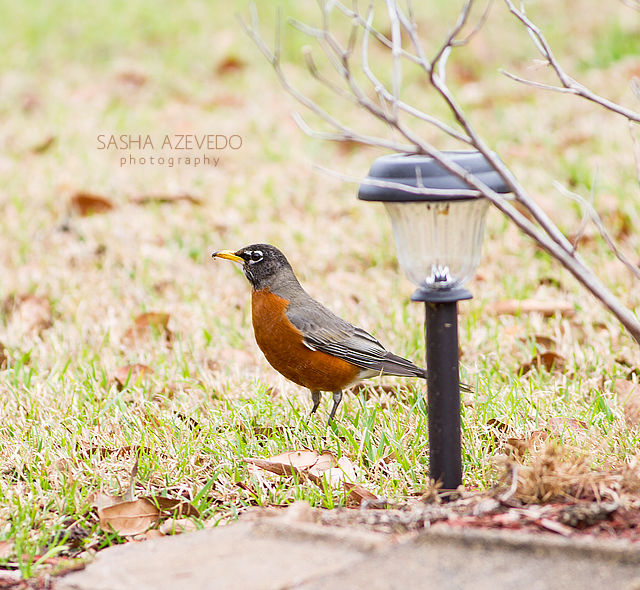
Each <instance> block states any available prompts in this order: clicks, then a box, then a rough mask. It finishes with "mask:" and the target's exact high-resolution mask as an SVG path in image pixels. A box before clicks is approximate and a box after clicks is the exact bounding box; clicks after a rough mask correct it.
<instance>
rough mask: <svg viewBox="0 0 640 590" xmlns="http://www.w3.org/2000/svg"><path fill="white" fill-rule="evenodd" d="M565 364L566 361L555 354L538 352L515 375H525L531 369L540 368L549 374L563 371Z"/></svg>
mask: <svg viewBox="0 0 640 590" xmlns="http://www.w3.org/2000/svg"><path fill="white" fill-rule="evenodd" d="M566 362H567V361H566V359H565V358H564V357H563V356H562V355H561V354H558V353H557V352H552V351H550V350H549V351H547V352H539V353H538V354H536V355H535V356H534V357H533V358H532V359H531V360H530V361H529V362H527V363H523V364H522V365H521V366H520V368H519V369H518V371H517V373H518V374H519V375H525V374H526V373H528V372H529V371H531V369H533V368H536V369H538V370H540V368H541V367H544V368H545V369H546V370H547V371H549V372H552V371H563V370H564V367H565V365H566Z"/></svg>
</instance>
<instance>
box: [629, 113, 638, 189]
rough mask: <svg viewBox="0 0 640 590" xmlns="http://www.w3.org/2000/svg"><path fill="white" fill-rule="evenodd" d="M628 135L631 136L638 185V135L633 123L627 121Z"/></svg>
mask: <svg viewBox="0 0 640 590" xmlns="http://www.w3.org/2000/svg"><path fill="white" fill-rule="evenodd" d="M629 135H630V136H631V143H632V144H633V161H634V163H635V166H636V177H637V178H638V185H640V142H638V136H637V135H636V134H635V125H634V124H633V123H632V122H631V121H629Z"/></svg>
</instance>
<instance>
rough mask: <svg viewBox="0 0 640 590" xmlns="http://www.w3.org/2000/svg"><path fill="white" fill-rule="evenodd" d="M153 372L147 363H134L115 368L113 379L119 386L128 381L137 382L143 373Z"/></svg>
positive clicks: (143, 375)
mask: <svg viewBox="0 0 640 590" xmlns="http://www.w3.org/2000/svg"><path fill="white" fill-rule="evenodd" d="M151 373H153V369H152V368H151V367H149V366H147V365H143V364H141V363H136V364H134V365H125V366H124V367H120V368H118V369H116V370H115V372H114V373H113V377H112V378H113V380H114V381H115V382H116V383H117V384H118V386H119V387H120V388H122V387H124V386H125V385H127V384H128V383H133V384H137V383H139V382H140V380H141V379H142V378H143V377H145V375H150V374H151Z"/></svg>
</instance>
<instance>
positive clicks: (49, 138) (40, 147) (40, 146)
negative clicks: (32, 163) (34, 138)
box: [31, 135, 56, 154]
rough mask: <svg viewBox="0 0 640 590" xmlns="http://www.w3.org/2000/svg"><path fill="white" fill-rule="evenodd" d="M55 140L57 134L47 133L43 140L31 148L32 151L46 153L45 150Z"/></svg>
mask: <svg viewBox="0 0 640 590" xmlns="http://www.w3.org/2000/svg"><path fill="white" fill-rule="evenodd" d="M55 142H56V136H55V135H47V137H45V138H44V139H43V140H42V141H39V142H38V143H36V144H35V145H34V146H33V147H32V148H31V152H32V153H34V154H44V152H46V151H47V150H48V149H49V148H50V147H51V146H52V145H53V144H54V143H55Z"/></svg>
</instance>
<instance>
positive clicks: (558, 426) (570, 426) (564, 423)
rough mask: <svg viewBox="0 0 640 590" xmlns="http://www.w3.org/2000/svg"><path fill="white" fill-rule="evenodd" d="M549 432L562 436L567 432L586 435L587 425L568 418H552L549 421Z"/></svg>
mask: <svg viewBox="0 0 640 590" xmlns="http://www.w3.org/2000/svg"><path fill="white" fill-rule="evenodd" d="M547 430H548V431H549V432H553V433H557V434H562V433H564V432H566V431H570V432H573V433H575V434H583V435H584V434H586V431H587V430H588V427H587V423H586V422H583V421H582V420H578V419H577V418H567V417H566V416H552V417H551V418H549V420H547Z"/></svg>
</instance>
